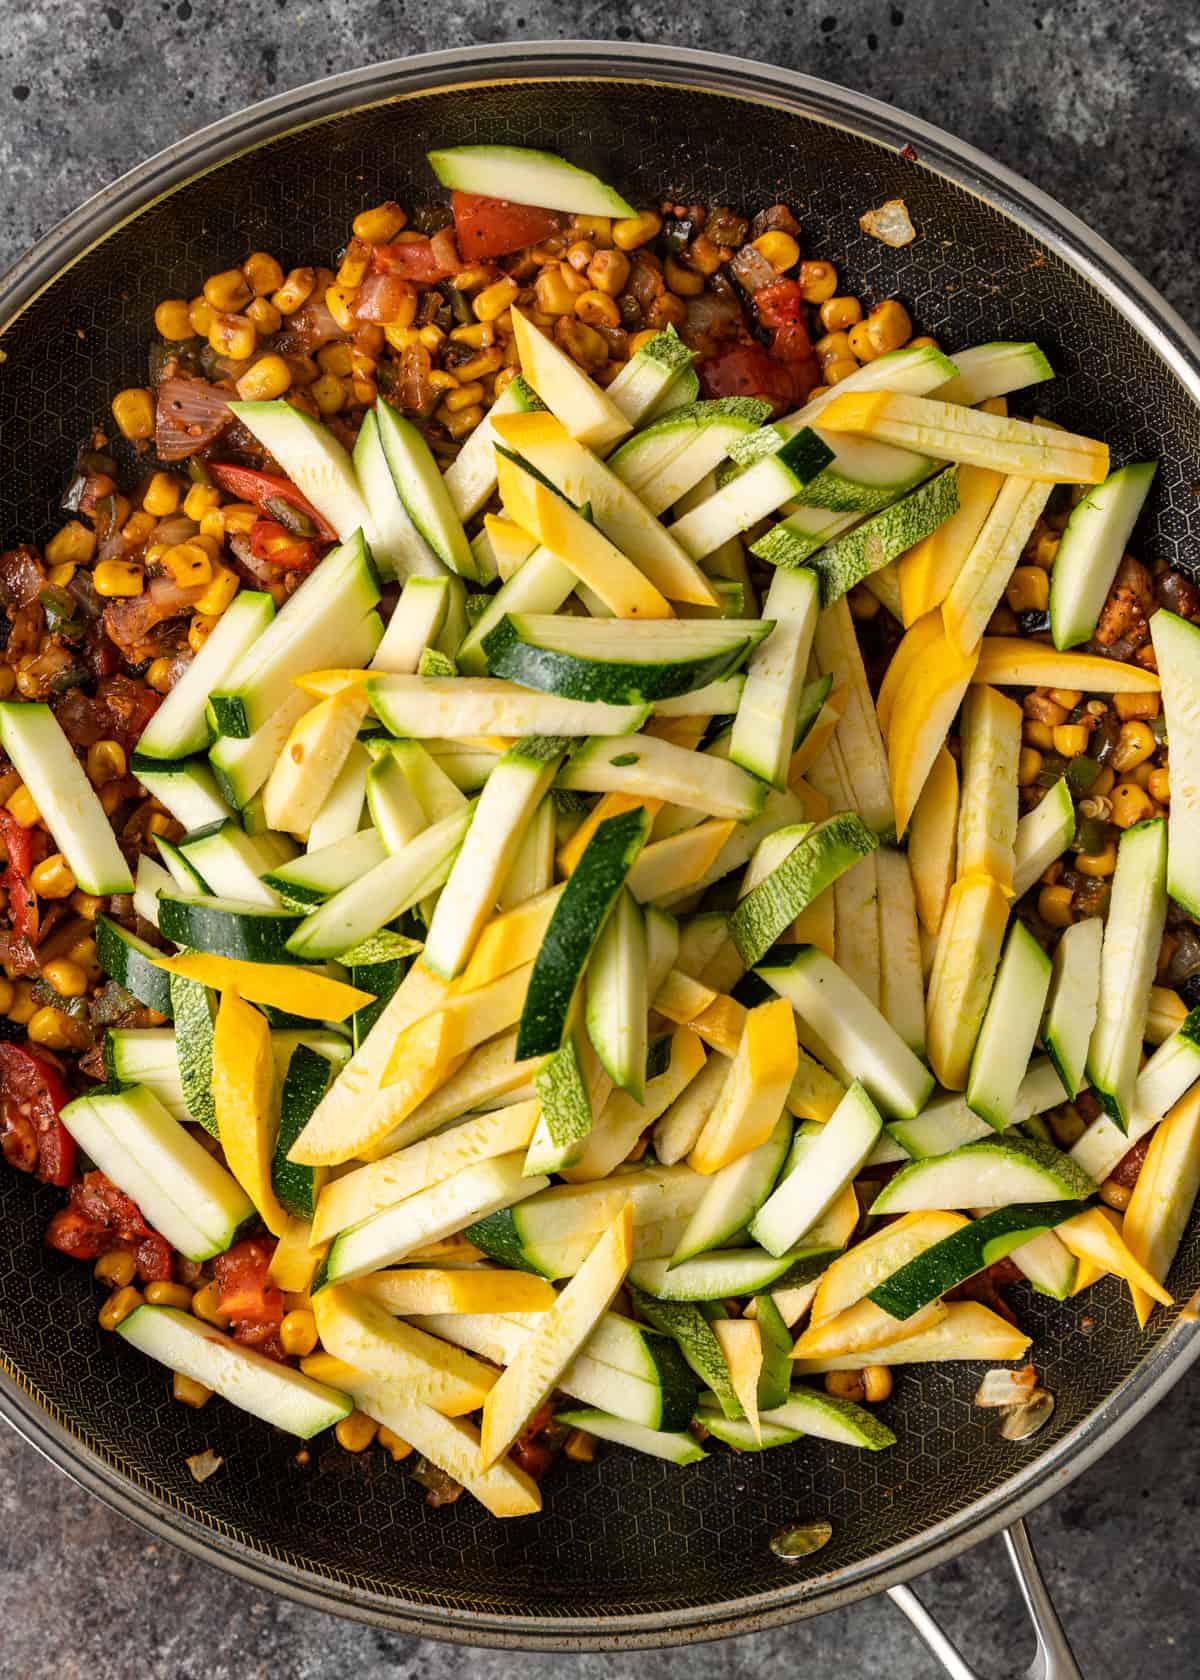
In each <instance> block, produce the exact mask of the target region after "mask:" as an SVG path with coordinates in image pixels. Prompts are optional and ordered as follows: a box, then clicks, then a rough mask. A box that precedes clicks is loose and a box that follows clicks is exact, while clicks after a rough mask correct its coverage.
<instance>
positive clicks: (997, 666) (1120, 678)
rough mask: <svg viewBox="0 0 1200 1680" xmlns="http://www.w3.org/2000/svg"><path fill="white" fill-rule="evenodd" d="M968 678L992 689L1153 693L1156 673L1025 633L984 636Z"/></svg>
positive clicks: (1157, 682) (1119, 660) (1155, 689)
mask: <svg viewBox="0 0 1200 1680" xmlns="http://www.w3.org/2000/svg"><path fill="white" fill-rule="evenodd" d="M971 681H972V682H977V683H994V684H995V685H996V687H997V688H1079V689H1082V690H1083V692H1084V693H1085V694H1157V693H1158V691H1159V681H1158V676H1157V673H1156V672H1154V671H1145V670H1143V669H1142V667H1141V666H1140V665H1127V664H1126V663H1125V661H1124V660H1122V659H1101V658H1100V657H1099V656H1098V655H1096V654H1094V653H1060V652H1059V651H1058V649H1057V648H1053V647H1051V646H1050V645H1049V644H1048V643H1045V642H1033V641H1030V640H1029V639H1028V638H1027V637H1025V636H985V637H984V638H983V640H982V642H981V643H980V644H979V663H978V664H977V665H976V667H975V674H974V676H973V677H972V678H971Z"/></svg>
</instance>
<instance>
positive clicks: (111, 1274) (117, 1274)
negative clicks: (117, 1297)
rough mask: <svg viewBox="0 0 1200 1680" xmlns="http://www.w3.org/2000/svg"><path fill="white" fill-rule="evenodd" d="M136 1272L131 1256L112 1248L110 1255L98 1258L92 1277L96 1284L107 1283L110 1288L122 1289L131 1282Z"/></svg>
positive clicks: (125, 1251)
mask: <svg viewBox="0 0 1200 1680" xmlns="http://www.w3.org/2000/svg"><path fill="white" fill-rule="evenodd" d="M136 1270H137V1266H136V1264H135V1262H134V1258H133V1255H132V1254H130V1253H128V1252H127V1250H125V1249H123V1248H114V1249H113V1250H112V1252H111V1253H109V1254H102V1255H101V1256H100V1258H99V1260H97V1262H96V1264H95V1267H94V1268H93V1273H92V1275H93V1276H94V1277H95V1279H96V1282H97V1283H107V1284H108V1285H109V1286H110V1287H111V1288H115V1289H123V1288H124V1287H125V1286H126V1285H127V1284H130V1283H132V1282H133V1274H134V1273H135V1272H136Z"/></svg>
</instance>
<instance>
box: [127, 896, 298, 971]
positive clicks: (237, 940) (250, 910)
mask: <svg viewBox="0 0 1200 1680" xmlns="http://www.w3.org/2000/svg"><path fill="white" fill-rule="evenodd" d="M159 905H160V909H159V917H158V926H159V931H160V932H161V934H162V935H163V938H164V939H170V940H171V941H172V942H173V943H174V944H176V945H182V946H185V947H186V948H187V949H188V950H192V951H211V952H212V953H214V954H215V955H216V956H220V957H239V958H241V959H242V960H243V961H246V962H271V963H290V962H293V961H294V960H295V959H294V958H293V956H292V954H291V952H290V951H289V950H288V948H287V942H288V940H289V939H290V938H291V936H292V934H293V933H295V931H296V929H297V928H298V927H299V926H300V923H301V922H302V921H303V920H304V918H303V917H302V916H297V915H295V914H292V913H287V912H280V911H272V910H263V909H262V907H261V906H260V905H252V904H234V903H232V902H231V901H229V900H224V901H222V900H219V899H215V898H214V899H202V898H200V897H195V896H190V895H187V896H185V895H183V894H180V895H179V896H173V895H170V894H167V893H164V894H163V895H162V897H161V898H160V900H159Z"/></svg>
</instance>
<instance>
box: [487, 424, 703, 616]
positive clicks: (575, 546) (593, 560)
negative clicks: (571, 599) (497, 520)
mask: <svg viewBox="0 0 1200 1680" xmlns="http://www.w3.org/2000/svg"><path fill="white" fill-rule="evenodd" d="M496 466H497V476H498V481H499V485H500V494H501V496H502V498H503V500H504V505H505V507H506V508H507V509H508V511H509V512H510V513H511V514H512V516H513V518H514V519H515V520H516V521H517V523H518V524H519V525H520V526H521V528H522V529H523V530H525V531H528V532H529V534H530V536H531V537H536V538H537V540H538V542H540V543H541V544H542V546H543V548H548V549H549V550H550V552H551V554H553V555H554V556H555V558H556V559H559V560H561V561H562V563H563V565H564V566H566V567H567V568H568V569H569V570H570V571H572V572H574V574H575V576H576V577H577V578H578V579H579V581H580V583H585V584H586V585H587V586H588V588H589V589H593V590H595V592H596V594H597V595H598V596H599V597H600V599H601V600H602V601H603V602H604V605H605V606H606V607H607V608H608V610H609V612H611V613H612V614H613V615H614V616H615V617H616V618H674V616H675V615H674V613H673V612H672V610H671V604H670V602H669V601H668V600H667V598H666V596H665V595H660V594H659V592H658V590H657V589H655V587H654V585H653V584H652V583H651V582H650V580H649V579H648V578H647V577H645V576H644V574H643V573H642V572H640V571H639V570H638V568H637V567H636V566H635V565H634V564H633V562H632V560H628V559H627V558H626V557H625V555H623V554H622V553H621V551H620V549H619V548H614V546H613V544H612V543H610V542H609V540H608V538H607V537H606V536H605V535H604V533H603V532H602V531H598V530H597V529H596V527H595V526H594V525H589V523H588V522H587V520H586V519H585V518H584V517H583V515H582V514H581V513H577V512H576V511H575V509H574V508H573V507H571V506H569V505H568V503H566V502H564V501H563V499H562V497H561V496H558V495H555V493H554V491H553V490H547V488H546V486H545V485H544V484H540V483H539V482H538V480H537V479H535V478H533V477H532V476H531V475H530V474H529V473H527V472H526V471H525V469H524V468H523V467H521V466H519V465H518V464H517V463H516V462H515V461H511V460H509V458H508V457H507V456H505V455H497V457H496Z"/></svg>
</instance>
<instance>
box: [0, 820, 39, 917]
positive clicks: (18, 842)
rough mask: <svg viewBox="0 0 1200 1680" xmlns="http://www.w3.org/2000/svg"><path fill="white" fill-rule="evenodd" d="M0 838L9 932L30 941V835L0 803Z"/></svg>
mask: <svg viewBox="0 0 1200 1680" xmlns="http://www.w3.org/2000/svg"><path fill="white" fill-rule="evenodd" d="M0 841H3V842H4V849H5V851H6V852H7V853H8V864H7V867H6V868H5V871H4V887H5V891H6V892H7V893H8V913H9V920H10V921H11V923H12V930H13V932H14V933H15V934H16V935H17V936H18V937H19V938H21V939H28V940H29V941H30V942H31V943H32V941H33V940H35V939H36V938H37V900H36V899H35V897H34V893H33V888H32V887H31V886H30V885H29V876H30V874H31V872H32V870H33V835H32V834H31V833H30V831H29V829H27V828H22V827H21V824H20V823H19V822H18V821H17V819H16V817H14V816H13V814H12V812H11V811H6V810H5V809H4V808H3V807H2V806H0Z"/></svg>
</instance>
